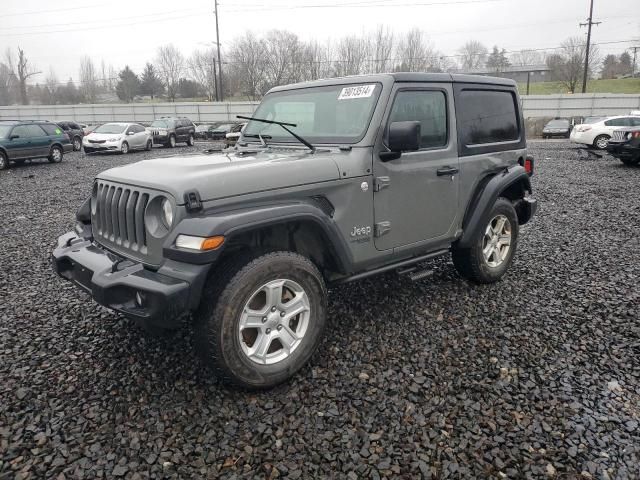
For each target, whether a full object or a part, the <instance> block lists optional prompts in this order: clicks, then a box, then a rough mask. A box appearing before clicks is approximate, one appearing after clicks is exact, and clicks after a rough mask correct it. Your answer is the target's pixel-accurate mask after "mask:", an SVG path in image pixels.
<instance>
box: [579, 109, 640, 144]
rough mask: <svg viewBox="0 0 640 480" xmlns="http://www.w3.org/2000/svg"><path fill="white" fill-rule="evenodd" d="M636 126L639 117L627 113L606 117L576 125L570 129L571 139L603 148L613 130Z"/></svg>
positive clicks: (638, 123)
mask: <svg viewBox="0 0 640 480" xmlns="http://www.w3.org/2000/svg"><path fill="white" fill-rule="evenodd" d="M637 126H640V117H636V116H629V115H621V116H616V117H607V118H604V119H601V120H599V121H597V122H592V123H581V124H580V125H576V126H575V127H574V128H573V130H572V131H571V141H572V142H574V143H581V144H583V145H589V146H592V147H594V148H598V149H600V150H604V149H605V148H607V145H608V144H609V139H610V138H611V137H612V136H613V132H614V131H615V130H617V129H618V128H620V127H637Z"/></svg>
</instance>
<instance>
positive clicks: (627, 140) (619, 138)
mask: <svg viewBox="0 0 640 480" xmlns="http://www.w3.org/2000/svg"><path fill="white" fill-rule="evenodd" d="M607 151H608V152H609V153H610V154H611V155H613V156H614V157H616V158H617V159H618V160H620V161H621V162H622V163H624V164H625V165H628V166H632V165H638V164H640V127H623V128H619V129H618V130H616V131H615V132H613V136H612V137H611V140H609V144H608V145H607Z"/></svg>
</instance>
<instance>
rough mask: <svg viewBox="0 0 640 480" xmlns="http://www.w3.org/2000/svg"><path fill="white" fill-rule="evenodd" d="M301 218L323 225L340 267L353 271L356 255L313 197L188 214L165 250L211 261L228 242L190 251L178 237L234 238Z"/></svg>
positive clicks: (171, 254) (196, 260) (189, 258)
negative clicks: (177, 242)
mask: <svg viewBox="0 0 640 480" xmlns="http://www.w3.org/2000/svg"><path fill="white" fill-rule="evenodd" d="M300 220H304V221H311V222H313V223H315V224H316V225H317V226H318V227H320V228H321V229H322V231H323V232H324V234H325V235H326V236H327V239H328V240H329V242H330V245H328V246H327V247H328V248H331V249H333V251H332V253H333V254H334V256H335V259H336V262H337V263H338V267H339V269H340V270H341V271H343V272H346V273H348V272H350V271H351V265H352V264H353V261H352V257H351V254H350V252H349V248H348V246H347V244H346V242H345V240H344V238H343V237H342V235H341V234H340V231H339V229H338V226H337V225H336V223H335V222H334V221H333V219H332V218H331V216H330V214H329V213H327V212H325V211H324V210H323V209H322V208H320V207H319V206H316V205H315V204H314V203H312V202H311V201H295V202H278V203H272V204H266V205H265V204H262V205H255V206H252V207H245V208H241V209H231V210H224V211H219V212H211V211H210V212H203V213H202V214H200V215H199V216H197V217H191V218H186V219H184V220H182V221H181V222H180V223H179V224H178V226H177V227H176V228H175V229H174V231H173V232H172V234H171V235H170V236H169V238H167V241H166V242H165V246H164V254H165V256H166V257H167V258H171V259H174V260H179V261H186V262H188V263H198V264H202V263H211V262H213V261H215V260H216V259H217V258H218V257H219V255H220V253H221V251H222V250H223V249H224V246H225V245H223V246H222V248H221V249H219V250H212V251H209V252H186V251H185V250H183V249H177V248H175V246H174V245H175V239H176V237H177V236H178V235H180V234H184V235H194V236H199V237H212V236H216V235H223V236H224V237H225V238H233V236H235V235H238V234H241V233H244V232H248V231H251V230H256V229H259V228H262V227H267V226H272V225H278V224H285V223H288V222H292V221H300ZM225 244H226V242H225Z"/></svg>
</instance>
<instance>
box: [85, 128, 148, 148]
mask: <svg viewBox="0 0 640 480" xmlns="http://www.w3.org/2000/svg"><path fill="white" fill-rule="evenodd" d="M82 147H83V148H84V152H85V153H94V152H119V153H129V151H130V150H151V148H152V147H153V139H152V137H151V133H150V132H148V131H147V130H146V129H145V128H144V127H143V126H142V125H139V124H137V123H105V124H104V125H100V126H99V127H98V128H96V129H95V130H94V131H93V132H91V133H90V134H89V135H87V136H85V137H84V138H83V139H82Z"/></svg>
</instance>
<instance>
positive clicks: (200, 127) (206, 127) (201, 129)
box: [196, 125, 213, 132]
mask: <svg viewBox="0 0 640 480" xmlns="http://www.w3.org/2000/svg"><path fill="white" fill-rule="evenodd" d="M211 127H213V125H198V126H197V127H196V131H197V132H206V131H207V130H209V129H210V128H211Z"/></svg>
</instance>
